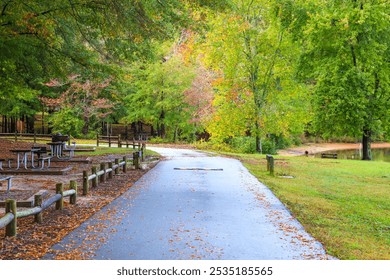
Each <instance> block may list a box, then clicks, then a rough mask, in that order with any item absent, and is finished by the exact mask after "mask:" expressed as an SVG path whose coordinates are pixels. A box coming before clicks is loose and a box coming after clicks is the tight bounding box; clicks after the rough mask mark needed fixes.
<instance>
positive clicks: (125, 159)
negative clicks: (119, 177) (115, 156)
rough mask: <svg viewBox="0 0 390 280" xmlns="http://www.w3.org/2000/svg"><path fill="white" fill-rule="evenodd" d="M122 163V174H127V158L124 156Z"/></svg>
mask: <svg viewBox="0 0 390 280" xmlns="http://www.w3.org/2000/svg"><path fill="white" fill-rule="evenodd" d="M123 161H124V162H125V164H124V165H123V173H126V172H127V157H126V156H124V157H123Z"/></svg>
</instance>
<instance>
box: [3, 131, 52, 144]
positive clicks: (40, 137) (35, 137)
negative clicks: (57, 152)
mask: <svg viewBox="0 0 390 280" xmlns="http://www.w3.org/2000/svg"><path fill="white" fill-rule="evenodd" d="M0 138H4V139H10V140H14V141H21V140H23V141H33V142H34V143H37V141H51V139H52V135H51V134H38V133H18V132H15V133H0Z"/></svg>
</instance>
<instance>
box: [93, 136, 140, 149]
mask: <svg viewBox="0 0 390 280" xmlns="http://www.w3.org/2000/svg"><path fill="white" fill-rule="evenodd" d="M145 142H146V141H142V140H135V139H132V140H129V139H124V138H122V136H121V135H120V134H119V135H117V136H113V135H108V136H103V135H99V134H97V136H96V146H97V147H99V145H100V144H101V143H106V144H108V146H109V147H111V146H112V145H113V144H115V145H117V147H119V148H122V147H126V148H129V147H132V148H133V149H136V148H138V149H139V150H140V149H142V147H143V146H144V145H146V144H145Z"/></svg>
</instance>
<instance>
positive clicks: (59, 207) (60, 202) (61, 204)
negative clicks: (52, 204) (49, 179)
mask: <svg viewBox="0 0 390 280" xmlns="http://www.w3.org/2000/svg"><path fill="white" fill-rule="evenodd" d="M63 193H64V184H62V183H58V184H57V185H56V194H60V195H61V199H59V200H57V202H56V210H63V209H64V196H63Z"/></svg>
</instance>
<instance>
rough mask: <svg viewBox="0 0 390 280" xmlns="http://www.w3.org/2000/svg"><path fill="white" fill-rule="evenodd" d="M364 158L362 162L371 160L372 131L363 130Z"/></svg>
mask: <svg viewBox="0 0 390 280" xmlns="http://www.w3.org/2000/svg"><path fill="white" fill-rule="evenodd" d="M362 144H363V158H362V160H371V130H370V129H364V130H363V139H362Z"/></svg>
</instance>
